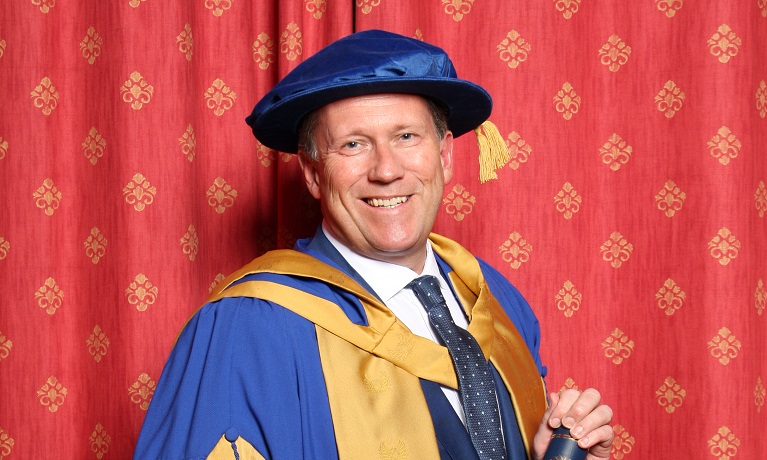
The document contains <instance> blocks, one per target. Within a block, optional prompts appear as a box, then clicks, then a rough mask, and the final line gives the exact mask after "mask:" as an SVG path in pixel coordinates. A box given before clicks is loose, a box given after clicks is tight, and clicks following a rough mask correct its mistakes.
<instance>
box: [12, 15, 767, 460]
mask: <svg viewBox="0 0 767 460" xmlns="http://www.w3.org/2000/svg"><path fill="white" fill-rule="evenodd" d="M370 28H382V29H387V30H390V31H393V32H398V33H402V34H404V35H408V36H413V37H417V38H420V39H423V40H426V41H429V42H432V43H435V44H437V45H440V46H442V47H444V48H445V49H447V50H448V52H449V53H450V54H451V56H452V57H453V60H454V63H455V64H456V67H457V69H458V72H459V76H461V77H464V78H467V79H470V80H473V81H476V82H478V83H480V84H482V85H483V86H485V87H486V88H487V89H488V90H489V91H490V92H491V94H493V96H494V99H495V108H494V110H493V115H492V116H491V121H493V122H494V123H495V124H496V125H497V126H498V128H499V130H500V132H501V135H502V136H503V137H504V138H505V139H506V140H507V144H508V146H509V157H510V158H509V161H508V162H507V163H506V164H505V165H502V166H500V167H498V168H497V169H496V170H495V171H494V173H493V172H491V173H487V172H485V173H484V174H483V175H482V177H481V176H480V173H481V171H480V159H479V154H478V150H477V147H476V144H475V143H474V136H473V135H472V134H468V135H466V136H464V137H462V138H460V139H459V142H458V144H457V146H456V147H457V155H458V158H457V161H458V164H459V165H460V167H459V168H458V170H457V174H456V176H455V177H454V179H453V181H452V182H451V183H450V184H448V186H447V188H446V190H445V199H444V205H443V209H442V212H441V214H440V216H439V218H438V222H437V228H436V230H437V231H438V232H440V233H442V234H445V235H447V236H450V237H453V238H455V239H456V240H458V241H460V242H462V243H463V244H464V245H465V246H467V247H468V248H470V249H471V250H472V251H473V252H474V253H476V254H477V255H478V256H480V257H482V258H484V259H485V260H487V261H489V262H490V263H491V264H493V265H494V266H496V267H497V268H499V269H500V270H501V271H502V272H503V273H504V274H505V275H506V276H507V277H508V278H509V279H510V280H511V281H512V282H513V283H514V284H515V285H517V286H518V287H519V288H520V290H521V291H522V292H523V294H524V295H525V296H526V297H527V299H528V300H529V301H530V303H531V305H532V306H533V308H534V310H535V311H536V313H537V315H538V317H539V319H540V321H541V325H542V333H543V347H542V355H543V359H544V362H545V363H546V364H547V365H548V367H549V369H550V373H549V377H548V379H547V383H548V386H549V389H550V390H557V389H559V388H562V387H575V388H580V389H583V388H586V387H589V386H594V387H597V388H599V389H600V390H601V391H602V393H603V394H604V398H605V401H606V402H607V403H608V404H610V405H611V406H612V407H613V408H614V410H615V414H616V415H615V419H614V428H615V431H616V442H615V446H614V450H613V455H612V457H613V458H615V459H624V458H626V459H632V458H633V459H648V458H653V459H654V458H690V459H692V458H696V459H697V458H712V457H713V458H719V459H732V458H739V459H755V458H760V456H761V455H763V453H764V452H765V451H767V443H766V442H765V440H764V434H765V431H766V429H765V417H767V408H765V407H764V403H765V395H766V393H767V391H766V390H765V385H767V382H765V380H767V369H766V367H767V357H766V356H767V355H766V352H765V349H767V343H766V340H765V335H766V330H767V314H765V313H764V310H765V306H766V304H767V286H765V281H766V280H767V262H766V261H765V254H767V217H766V216H765V214H767V185H766V182H767V160H765V155H766V154H767V83H766V82H767V60H765V58H764V56H765V52H766V51H765V50H767V1H765V0H748V1H742V2H737V3H736V2H729V3H723V2H713V1H711V2H689V1H688V2H684V1H683V0H652V1H650V0H647V1H643V2H610V3H609V4H608V2H594V1H590V0H553V1H544V2H540V1H519V2H511V3H510V2H507V1H502V0H439V1H437V0H434V1H431V2H428V4H427V3H426V2H412V1H404V0H356V1H355V2H354V3H352V2H351V1H348V0H347V1H343V2H341V1H333V0H302V1H291V2H287V1H285V2H279V1H271V2H262V1H258V2H256V1H245V0H198V1H194V2H182V1H165V2H161V1H159V0H119V1H111V2H88V1H85V0H79V1H69V2H64V1H56V0H17V1H15V2H12V3H11V2H7V1H6V2H4V3H3V4H2V5H0V108H2V110H1V111H0V287H2V292H3V293H4V296H3V300H2V304H0V459H4V458H10V459H14V458H18V459H26V458H36V457H43V456H51V455H53V456H54V457H62V458H97V459H102V458H107V459H108V458H128V457H130V454H131V453H132V450H133V445H134V443H135V440H136V437H137V435H138V431H139V429H140V426H141V422H142V420H143V417H144V414H145V411H146V408H147V406H148V404H149V402H150V400H151V397H152V392H153V389H154V387H155V385H156V382H157V380H158V379H159V377H160V372H161V370H162V365H163V363H164V360H165V358H166V357H167V354H168V352H169V350H170V348H171V346H172V344H173V341H174V338H175V336H176V334H177V333H178V331H179V330H180V328H181V327H182V325H183V324H184V322H185V320H186V319H187V318H188V317H189V316H190V315H191V314H192V313H193V312H194V311H195V310H196V308H198V307H199V305H201V304H202V303H203V302H204V300H205V297H206V295H207V293H208V291H209V290H210V288H211V287H212V286H213V285H215V284H216V283H217V282H218V281H219V280H220V279H221V278H222V277H223V276H224V275H225V274H228V273H229V272H231V271H233V270H235V269H236V268H238V267H239V266H240V265H242V264H243V263H245V262H247V261H248V260H250V259H251V258H252V257H254V256H256V255H258V254H260V253H263V252H264V251H266V250H269V249H273V248H277V247H289V246H292V244H293V242H294V241H295V239H296V238H299V237H303V236H306V235H309V234H311V232H312V231H313V229H314V227H315V226H316V224H317V223H318V222H319V219H320V216H319V210H318V207H317V205H316V203H314V202H313V201H312V200H311V199H310V197H309V196H308V194H306V193H305V192H304V191H303V188H302V187H303V186H302V184H301V183H300V180H299V177H298V174H297V172H298V171H297V167H296V161H295V159H293V158H292V157H291V156H288V155H284V154H281V153H278V152H275V151H271V150H269V149H265V148H263V147H261V146H260V145H258V143H257V142H256V141H255V140H254V139H253V138H252V136H251V135H250V132H249V129H248V128H247V126H246V125H245V124H244V121H243V119H244V118H245V116H247V115H248V113H249V112H250V110H251V109H252V106H253V105H254V103H255V102H256V101H257V99H258V98H259V97H260V96H261V95H263V94H264V93H265V92H266V91H267V90H268V88H270V87H271V86H272V85H273V84H274V83H275V82H276V81H277V80H278V78H279V77H280V76H282V75H284V74H285V73H286V72H287V71H289V70H290V69H292V68H293V67H294V66H295V65H296V64H297V63H298V62H300V61H301V60H302V59H304V58H305V57H306V56H309V55H311V54H312V53H314V52H316V51H317V50H318V49H319V48H321V47H322V46H323V45H325V44H327V43H329V42H330V41H332V40H334V39H337V38H340V37H342V36H344V35H346V34H348V33H349V32H351V31H353V30H364V29H370ZM328 65H332V63H328ZM491 171H492V170H491ZM493 176H495V177H493Z"/></svg>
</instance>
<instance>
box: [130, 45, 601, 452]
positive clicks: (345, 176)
mask: <svg viewBox="0 0 767 460" xmlns="http://www.w3.org/2000/svg"><path fill="white" fill-rule="evenodd" d="M491 105H492V103H491V99H490V96H489V95H488V94H487V92H486V91H485V90H484V89H482V88H481V87H479V86H477V85H475V84H473V83H471V82H468V81H465V80H459V79H458V78H457V77H456V75H455V71H454V69H453V67H452V63H451V62H450V60H449V58H448V57H447V55H446V54H445V53H444V51H442V50H441V49H439V48H436V47H434V46H431V45H428V44H425V43H422V42H419V41H417V40H413V39H410V38H406V37H402V36H399V35H395V34H390V33H387V32H381V31H368V32H360V33H357V34H353V35H351V36H349V37H346V38H344V39H341V40H339V41H337V42H335V43H332V44H331V45H329V46H328V47H326V48H325V49H323V50H321V51H320V52H318V53H317V54H316V55H314V56H312V57H310V58H309V59H307V60H306V61H304V62H303V63H302V64H300V65H299V66H297V67H296V68H295V69H294V70H293V71H292V72H291V73H290V74H288V75H287V76H286V77H285V78H284V79H283V80H282V81H281V82H280V83H278V84H277V85H276V86H275V88H274V89H273V90H272V91H270V92H269V93H268V94H267V95H266V96H264V98H263V99H262V100H261V101H260V102H259V103H258V104H257V105H256V107H255V109H254V110H253V113H252V114H251V116H250V117H248V119H247V121H248V123H249V124H250V125H251V127H252V129H253V132H254V134H255V135H256V137H257V138H258V139H259V140H260V141H261V142H262V143H263V144H264V145H267V146H269V147H271V148H274V149H277V150H281V151H284V152H291V153H298V155H299V157H298V158H299V162H300V165H301V168H302V171H303V176H304V180H305V183H306V186H307V188H308V190H309V192H310V193H311V194H312V196H314V197H315V198H317V199H319V200H320V204H321V207H322V213H323V223H322V227H321V228H320V229H318V231H317V233H316V234H315V236H314V237H313V238H311V239H307V240H301V241H299V242H298V243H297V245H296V248H295V250H292V251H288V250H285V251H273V252H270V253H267V254H266V255H264V256H262V257H260V258H258V259H255V260H254V261H253V262H251V263H250V264H249V265H247V266H246V267H244V268H243V269H241V270H240V271H239V272H237V273H235V274H234V275H232V276H230V277H229V278H228V279H227V280H225V281H224V282H222V283H221V285H220V286H221V287H220V288H219V289H218V291H217V292H216V293H214V295H213V297H212V298H211V299H209V303H208V304H206V305H205V306H204V307H203V308H202V309H201V310H200V311H199V312H197V314H195V315H194V317H193V318H192V319H191V320H190V321H189V323H188V324H187V325H186V327H185V328H184V331H183V332H182V333H181V335H180V337H179V339H178V342H177V344H176V346H175V348H174V350H173V352H172V354H171V357H170V358H169V360H168V363H167V365H166V367H165V369H164V371H163V374H162V377H161V379H160V382H159V385H158V387H157V389H156V391H155V394H154V397H153V400H152V404H151V407H150V408H149V411H148V413H147V417H146V420H145V423H144V427H143V430H142V433H141V436H140V438H139V442H138V445H137V450H136V454H135V456H136V458H169V459H171V458H172V459H192V458H194V459H197V458H216V459H218V458H266V459H300V458H306V459H332V458H350V459H363V458H402V459H404V458H409V459H432V458H435V459H436V458H442V459H462V460H463V459H523V458H534V459H540V458H542V456H543V452H544V451H545V449H546V447H547V446H548V444H549V441H550V439H551V435H552V431H553V429H554V428H556V427H559V426H560V425H565V426H566V427H567V428H570V434H571V435H572V437H573V438H574V439H576V440H578V443H579V445H580V446H581V447H584V448H587V449H589V453H590V455H591V456H590V457H589V458H590V459H598V458H608V457H609V454H610V447H611V444H612V429H611V428H610V426H609V422H610V420H611V417H612V413H611V411H610V409H609V407H607V406H604V405H600V404H599V400H600V396H599V393H598V392H596V391H595V390H586V391H584V392H583V393H579V392H576V391H572V390H570V391H565V392H563V393H562V394H561V395H560V394H556V393H552V394H551V395H550V404H549V407H548V409H547V408H546V404H547V401H546V396H545V390H544V385H543V380H542V377H543V376H544V374H545V371H544V367H543V366H542V365H541V361H540V357H539V355H538V339H539V337H538V336H539V330H538V324H537V320H536V319H535V316H534V315H533V313H532V311H531V310H530V308H529V306H528V305H527V303H526V302H525V301H524V299H523V298H522V297H521V296H520V294H519V293H518V292H517V291H516V289H514V287H512V286H511V285H510V284H509V283H508V282H507V281H506V280H505V279H504V278H503V277H502V276H501V275H500V274H499V273H498V272H497V271H495V270H493V269H492V268H491V267H489V266H488V265H487V264H486V263H484V262H482V261H480V260H477V259H476V258H474V257H473V256H471V255H470V254H469V253H468V252H467V251H466V250H465V249H463V248H462V247H461V246H459V245H458V244H457V243H455V242H453V241H450V240H449V239H447V238H444V237H440V236H438V235H433V234H430V232H431V228H432V225H433V223H434V220H435V218H436V215H437V212H438V210H439V207H440V203H441V200H442V194H443V189H444V186H445V184H447V183H448V182H449V181H450V180H451V177H452V174H453V168H454V167H455V165H454V163H453V139H454V137H457V136H460V135H461V134H464V133H466V132H468V131H470V130H472V129H474V128H476V127H477V126H478V125H480V124H481V123H482V122H483V121H485V120H486V119H487V117H488V116H489V114H490V109H491ZM422 275H427V276H426V277H422ZM442 298H444V300H443V299H442ZM435 299H436V300H435ZM467 331H468V332H467ZM467 369H468V371H467Z"/></svg>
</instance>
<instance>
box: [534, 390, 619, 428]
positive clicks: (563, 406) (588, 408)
mask: <svg viewBox="0 0 767 460" xmlns="http://www.w3.org/2000/svg"><path fill="white" fill-rule="evenodd" d="M552 396H553V395H552ZM558 399H559V400H558V401H557V403H556V404H555V403H554V400H553V399H552V401H551V405H552V406H553V410H552V411H551V414H550V416H549V426H550V427H552V428H557V427H559V426H560V425H564V426H565V427H566V428H574V427H575V425H576V424H578V422H580V421H581V420H583V419H584V418H585V417H586V416H587V415H589V414H591V413H592V412H593V411H594V409H596V408H597V407H598V406H599V401H601V399H602V396H601V395H600V394H599V392H598V391H597V390H595V389H593V388H589V389H587V390H584V391H583V393H580V392H578V391H577V390H570V389H567V390H563V391H562V392H561V393H560V394H559V398H558ZM605 407H606V406H605ZM602 415H607V414H602ZM609 419H612V412H611V413H610V414H609ZM609 419H608V421H609ZM601 424H602V423H600V425H601Z"/></svg>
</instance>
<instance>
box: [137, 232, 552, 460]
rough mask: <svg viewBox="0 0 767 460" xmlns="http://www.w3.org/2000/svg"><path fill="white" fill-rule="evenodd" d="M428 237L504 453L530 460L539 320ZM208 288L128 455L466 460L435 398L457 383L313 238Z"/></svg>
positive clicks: (453, 249) (438, 355)
mask: <svg viewBox="0 0 767 460" xmlns="http://www.w3.org/2000/svg"><path fill="white" fill-rule="evenodd" d="M431 240H432V246H433V247H434V249H435V254H436V256H437V262H438V264H439V266H440V269H441V270H442V272H443V275H445V278H446V279H448V280H449V281H450V283H451V285H452V287H453V290H454V293H455V294H456V298H458V299H459V301H460V302H461V303H462V305H463V306H464V308H465V310H466V312H467V316H468V318H469V321H470V322H469V330H470V331H471V332H472V333H473V334H474V335H475V337H477V339H478V341H479V343H480V346H481V347H482V349H483V352H485V355H486V357H488V358H489V359H490V362H491V365H492V366H491V367H492V368H493V373H494V377H495V381H496V387H497V393H498V397H499V404H500V408H501V415H502V420H503V425H504V426H503V429H504V437H505V439H506V445H507V449H508V451H509V452H508V453H509V455H508V458H511V459H523V458H528V457H529V452H530V445H531V443H532V435H533V434H534V433H535V430H536V429H537V426H538V423H539V422H540V419H541V417H542V415H543V411H544V409H545V404H546V402H545V390H544V386H543V382H542V377H543V376H545V368H544V367H543V366H542V364H541V360H540V356H539V353H538V347H539V335H540V333H539V327H538V322H537V320H536V318H535V316H534V314H533V312H532V310H531V309H530V307H529V306H528V304H527V302H526V301H525V300H524V298H523V297H522V296H521V295H520V293H519V292H518V291H517V290H516V289H515V288H514V287H513V286H512V285H511V284H510V283H508V281H507V280H506V279H505V278H503V276H501V275H500V273H498V272H497V271H495V270H494V269H493V268H491V267H490V266H489V265H487V264H486V263H484V262H482V261H479V260H477V259H475V258H474V257H473V256H471V255H470V254H469V253H468V252H467V251H466V250H465V249H463V248H462V247H460V246H458V245H457V244H456V243H454V242H452V241H450V240H448V239H446V238H443V237H440V236H438V235H432V236H431ZM219 286H220V288H219V289H218V291H217V292H214V295H213V296H212V298H211V300H210V301H209V302H208V303H207V304H206V305H204V306H203V307H202V308H201V309H200V310H199V311H198V312H197V313H196V314H195V315H194V316H193V317H192V318H191V319H190V320H189V322H188V323H187V324H186V326H185V327H184V329H183V331H182V332H181V334H180V336H179V338H178V340H177V342H176V345H175V346H174V348H173V351H172V353H171V355H170V357H169V359H168V361H167V363H166V365H165V368H164V370H163V373H162V376H161V378H160V381H159V383H158V386H157V388H156V390H155V393H154V396H153V398H152V402H151V405H150V408H149V411H148V412H147V416H146V419H145V421H144V425H143V428H142V431H141V434H140V437H139V440H138V444H137V446H136V451H135V456H134V458H136V459H155V458H157V459H203V458H216V459H218V458H230V459H235V458H241V459H246V458H254V459H259V458H265V459H278V460H279V459H290V460H293V459H335V458H341V459H344V458H351V459H356V458H401V459H405V458H410V459H424V458H440V459H455V460H459V459H460V460H467V459H475V458H477V454H476V452H475V451H474V448H473V446H472V445H471V440H470V438H469V435H468V433H467V432H466V430H465V428H464V426H463V424H462V423H461V421H460V419H459V418H458V416H457V415H456V414H455V412H454V410H453V408H452V407H451V406H450V404H449V403H448V401H447V399H446V398H445V397H444V394H443V393H442V391H441V389H440V385H446V386H450V387H452V388H456V387H457V380H456V377H455V374H454V371H453V369H452V364H451V361H450V358H449V355H448V354H447V351H446V349H445V348H444V347H442V346H440V345H437V344H434V343H433V342H431V341H429V340H427V339H423V338H421V337H418V336H415V335H413V334H412V333H410V332H409V331H408V330H407V328H406V327H405V326H404V325H402V324H401V323H400V322H399V320H397V319H396V318H395V317H394V315H393V314H391V312H390V311H389V310H388V309H387V308H386V307H385V306H384V305H383V303H382V302H381V301H380V299H378V298H377V297H375V294H373V293H372V289H370V288H369V286H368V285H367V283H365V281H364V280H363V279H361V277H359V275H358V274H357V273H356V272H355V271H354V270H353V269H352V268H351V266H349V264H348V263H347V262H346V261H345V260H344V259H343V258H342V257H341V255H340V254H339V253H338V252H337V251H336V250H335V248H333V246H332V245H331V244H330V242H329V241H328V240H327V238H326V237H325V236H324V234H323V233H322V231H321V230H319V231H318V232H317V234H316V235H315V237H314V238H312V239H308V240H301V241H299V242H298V243H297V245H296V250H295V251H273V252H270V253H267V254H265V255H264V256H262V257H260V258H257V259H255V260H254V261H253V262H251V263H250V264H249V265H247V266H246V267H244V268H243V269H242V270H240V271H238V272H237V273H235V274H234V275H232V276H230V277H229V278H228V279H227V280H224V281H222V283H221V284H220V285H219ZM509 320H510V321H509Z"/></svg>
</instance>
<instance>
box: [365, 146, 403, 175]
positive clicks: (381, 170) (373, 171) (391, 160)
mask: <svg viewBox="0 0 767 460" xmlns="http://www.w3.org/2000/svg"><path fill="white" fill-rule="evenodd" d="M372 161H373V164H372V166H371V167H370V172H369V174H368V178H369V179H370V181H371V182H391V181H394V180H396V179H399V178H400V177H402V175H403V173H404V168H403V167H402V157H401V154H400V152H398V151H397V150H396V149H395V148H393V147H392V146H391V145H389V144H386V143H380V144H376V145H375V154H374V155H373V157H372Z"/></svg>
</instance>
